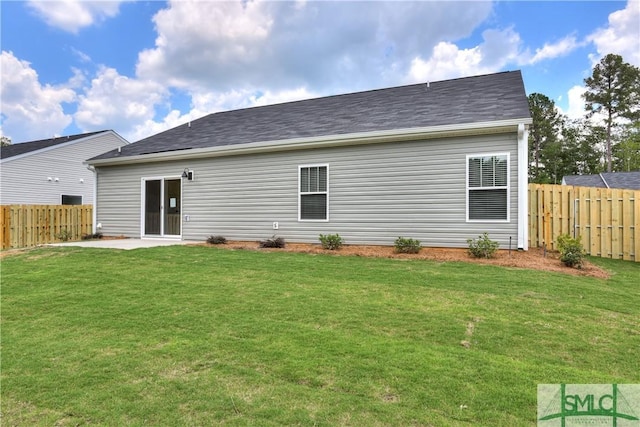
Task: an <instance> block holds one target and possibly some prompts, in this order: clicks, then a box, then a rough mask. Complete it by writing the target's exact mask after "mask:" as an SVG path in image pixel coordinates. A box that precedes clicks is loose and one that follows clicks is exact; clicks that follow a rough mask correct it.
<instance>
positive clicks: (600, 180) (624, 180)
mask: <svg viewBox="0 0 640 427" xmlns="http://www.w3.org/2000/svg"><path fill="white" fill-rule="evenodd" d="M562 182H563V183H564V184H566V185H575V186H578V187H600V188H622V189H627V190H640V171H636V172H602V173H601V174H595V175H567V176H565V177H563V178H562Z"/></svg>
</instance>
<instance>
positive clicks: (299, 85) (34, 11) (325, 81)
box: [0, 0, 640, 143]
mask: <svg viewBox="0 0 640 427" xmlns="http://www.w3.org/2000/svg"><path fill="white" fill-rule="evenodd" d="M0 8H1V9H0V13H1V21H2V22H1V24H2V26H1V45H2V62H1V83H0V84H1V89H2V91H1V104H0V107H1V109H0V120H1V121H0V133H2V135H5V136H8V137H10V138H11V139H12V140H13V142H14V143H17V142H23V141H29V140H35V139H44V138H48V137H52V136H54V135H56V136H57V135H69V134H75V133H81V132H89V131H95V130H102V129H113V130H115V131H116V132H118V133H119V134H120V135H122V136H123V137H125V138H127V139H128V140H129V141H132V142H133V141H137V140H139V139H141V138H144V137H146V136H149V135H152V134H154V133H157V132H160V131H162V130H165V129H167V128H170V127H173V126H177V125H179V124H181V123H184V122H186V121H189V120H192V119H195V118H198V117H201V116H203V115H205V114H208V113H212V112H215V111H220V110H229V109H237V108H245V107H250V106H255V105H265V104H272V103H278V102H285V101H290V100H297V99H305V98H312V97H317V96H325V95H333V94H338V93H347V92H355V91H361V90H370V89H376V88H381V87H390V86H398V85H404V84H411V83H417V82H426V81H437V80H443V79H450V78H457V77H464V76H471V75H477V74H486V73H493V72H498V71H505V70H515V69H520V70H522V73H523V76H524V81H525V86H526V89H527V93H528V94H530V93H533V92H540V93H543V94H545V95H547V96H548V97H549V98H551V99H553V100H555V101H556V104H557V105H558V107H559V108H560V109H561V111H562V112H563V113H565V114H567V115H569V116H571V117H578V116H581V115H582V114H583V109H582V108H583V103H582V100H581V98H580V95H581V93H582V92H583V91H584V88H583V80H584V78H585V77H587V76H589V75H590V73H591V70H592V67H593V65H594V64H596V63H597V62H598V61H599V60H600V58H601V57H602V56H604V55H606V54H608V53H616V54H619V55H622V56H623V58H624V60H625V61H626V62H629V63H631V64H633V65H636V66H640V0H629V1H601V2H599V1H568V2H555V1H538V2H525V1H499V2H485V1H467V2H456V1H446V2H445V1H441V2H426V1H421V2H384V1H374V2H367V1H358V2H328V1H308V0H307V1H272V2H262V1H250V0H249V1H242V2H222V1H206V0H204V1H202V0H201V1H195V2H193V1H186V0H180V1H169V2H163V1H127V2H120V1H115V0H111V1H102V2H92V1H73V0H67V1H64V2H62V1H55V0H45V1H2V2H1V3H0Z"/></svg>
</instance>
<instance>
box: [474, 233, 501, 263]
mask: <svg viewBox="0 0 640 427" xmlns="http://www.w3.org/2000/svg"><path fill="white" fill-rule="evenodd" d="M467 243H468V244H469V254H470V255H471V256H473V257H475V258H493V257H495V256H496V251H497V250H498V247H500V243H498V242H496V241H494V240H491V239H490V238H489V234H488V233H483V234H482V236H478V238H477V239H467Z"/></svg>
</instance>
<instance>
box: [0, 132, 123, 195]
mask: <svg viewBox="0 0 640 427" xmlns="http://www.w3.org/2000/svg"><path fill="white" fill-rule="evenodd" d="M124 143H125V141H124V140H122V139H121V138H119V137H117V136H116V135H115V134H114V133H112V132H106V133H104V134H99V135H97V136H93V137H88V138H86V139H77V140H74V141H72V142H69V143H68V144H67V143H65V144H60V145H56V146H53V147H50V148H47V149H44V150H41V151H35V152H32V153H28V154H24V155H21V156H16V157H15V158H12V157H9V158H7V159H4V160H2V164H1V166H0V169H1V173H2V182H1V187H0V188H1V190H0V194H1V202H2V204H3V205H12V204H42V205H59V204H61V203H62V195H63V194H65V195H71V196H82V202H83V204H88V205H90V204H93V191H94V175H93V172H92V171H90V170H89V169H87V165H85V164H83V162H84V161H85V160H86V159H89V158H91V157H94V156H96V155H98V154H101V153H103V152H105V151H109V150H113V149H114V148H117V147H119V146H122V145H124ZM48 178H51V181H49V180H48ZM56 178H57V179H58V180H57V181H56ZM81 180H82V182H81Z"/></svg>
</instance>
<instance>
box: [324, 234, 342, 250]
mask: <svg viewBox="0 0 640 427" xmlns="http://www.w3.org/2000/svg"><path fill="white" fill-rule="evenodd" d="M318 239H319V240H320V243H321V244H322V249H329V250H330V251H334V250H336V249H340V248H341V247H342V244H343V243H344V242H343V240H342V237H340V235H339V234H337V233H336V234H326V235H325V234H321V235H320V237H318Z"/></svg>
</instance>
